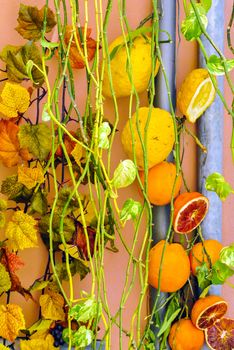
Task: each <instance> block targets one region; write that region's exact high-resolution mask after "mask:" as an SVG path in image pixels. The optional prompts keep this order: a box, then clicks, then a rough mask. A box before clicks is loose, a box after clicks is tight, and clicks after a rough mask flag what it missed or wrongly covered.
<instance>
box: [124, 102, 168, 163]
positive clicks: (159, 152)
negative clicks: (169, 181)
mask: <svg viewBox="0 0 234 350" xmlns="http://www.w3.org/2000/svg"><path fill="white" fill-rule="evenodd" d="M149 111H150V109H149V108H148V107H141V108H139V110H138V115H137V114H136V113H135V114H133V116H132V118H131V120H132V131H133V137H134V148H135V154H136V162H137V166H138V168H139V169H143V168H144V155H143V150H142V144H141V141H140V137H139V134H138V130H137V117H138V125H139V132H140V135H141V137H142V139H143V142H144V133H145V128H146V123H147V119H148V115H149ZM121 141H122V145H123V148H124V151H125V152H126V154H127V155H128V157H129V158H131V159H134V158H133V145H132V134H131V130H130V121H128V122H127V123H126V125H125V127H124V129H123V132H122V135H121ZM174 142H175V132H174V125H173V120H172V116H171V115H170V113H168V112H167V111H165V110H163V109H160V108H152V111H151V115H150V121H149V124H148V129H147V155H148V167H149V168H152V167H153V166H154V165H156V164H158V163H161V162H162V161H163V160H164V159H166V158H167V156H168V155H169V153H170V152H171V150H172V148H173V145H174Z"/></svg>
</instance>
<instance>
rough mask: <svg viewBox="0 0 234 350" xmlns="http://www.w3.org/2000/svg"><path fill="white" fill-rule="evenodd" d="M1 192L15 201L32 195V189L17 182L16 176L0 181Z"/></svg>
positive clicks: (22, 201) (23, 201) (24, 201)
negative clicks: (0, 183)
mask: <svg viewBox="0 0 234 350" xmlns="http://www.w3.org/2000/svg"><path fill="white" fill-rule="evenodd" d="M0 123H1V122H0ZM1 193H2V194H4V195H6V196H7V197H8V199H10V200H14V201H15V202H16V203H26V202H28V201H29V200H30V198H31V197H32V194H33V191H32V190H28V189H27V187H25V186H24V185H22V184H21V183H19V182H18V176H17V175H12V176H7V177H6V178H5V180H3V181H2V185H1Z"/></svg>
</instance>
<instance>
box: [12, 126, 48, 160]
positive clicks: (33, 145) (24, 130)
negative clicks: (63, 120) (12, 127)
mask: <svg viewBox="0 0 234 350" xmlns="http://www.w3.org/2000/svg"><path fill="white" fill-rule="evenodd" d="M18 137H19V141H20V146H21V147H22V148H24V147H27V148H28V150H29V152H30V153H32V154H33V155H34V157H36V158H37V159H39V160H45V159H46V158H47V157H48V155H49V152H50V149H51V143H52V136H51V131H50V128H49V127H48V126H47V125H46V124H37V125H30V124H24V125H21V126H20V130H19V134H18Z"/></svg>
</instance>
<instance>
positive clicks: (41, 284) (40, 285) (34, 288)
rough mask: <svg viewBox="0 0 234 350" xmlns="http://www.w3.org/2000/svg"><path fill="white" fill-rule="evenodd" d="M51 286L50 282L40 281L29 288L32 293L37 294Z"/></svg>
mask: <svg viewBox="0 0 234 350" xmlns="http://www.w3.org/2000/svg"><path fill="white" fill-rule="evenodd" d="M48 284H50V281H38V280H36V281H35V282H34V283H33V284H32V285H31V287H29V291H30V292H36V291H38V290H42V289H44V288H46V287H47V286H48Z"/></svg>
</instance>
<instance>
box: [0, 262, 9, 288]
mask: <svg viewBox="0 0 234 350" xmlns="http://www.w3.org/2000/svg"><path fill="white" fill-rule="evenodd" d="M10 288H11V279H10V275H9V273H8V272H7V270H6V268H5V266H4V265H3V264H0V293H3V292H7V291H8V290H10Z"/></svg>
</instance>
